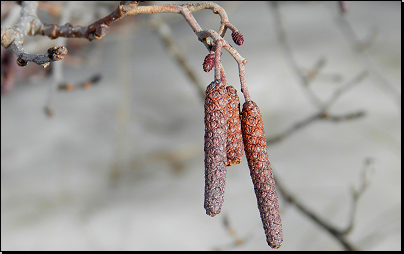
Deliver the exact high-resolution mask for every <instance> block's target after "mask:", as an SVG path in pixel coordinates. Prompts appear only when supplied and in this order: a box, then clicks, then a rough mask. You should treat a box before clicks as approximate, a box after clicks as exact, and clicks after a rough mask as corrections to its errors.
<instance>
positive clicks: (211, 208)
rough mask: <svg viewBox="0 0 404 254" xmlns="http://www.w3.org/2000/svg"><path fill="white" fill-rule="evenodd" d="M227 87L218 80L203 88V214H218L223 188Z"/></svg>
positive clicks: (224, 182) (221, 202)
mask: <svg viewBox="0 0 404 254" xmlns="http://www.w3.org/2000/svg"><path fill="white" fill-rule="evenodd" d="M228 97H229V96H228V94H227V90H226V86H225V85H224V84H223V82H220V81H218V80H216V81H213V82H212V83H210V85H209V86H208V87H207V88H206V97H205V146H204V150H205V203H204V207H205V210H206V214H207V215H209V216H212V217H213V216H215V215H216V214H219V213H220V211H221V207H222V204H223V195H224V188H225V185H226V172H227V170H226V163H227V154H226V143H227V130H228V121H227V104H228Z"/></svg>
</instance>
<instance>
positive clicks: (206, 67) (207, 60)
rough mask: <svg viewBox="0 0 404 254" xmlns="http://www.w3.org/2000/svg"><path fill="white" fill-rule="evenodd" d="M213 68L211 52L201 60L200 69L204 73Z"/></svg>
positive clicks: (213, 60) (213, 54)
mask: <svg viewBox="0 0 404 254" xmlns="http://www.w3.org/2000/svg"><path fill="white" fill-rule="evenodd" d="M214 66H215V53H214V52H211V53H209V54H208V55H207V56H206V57H205V59H204V60H203V64H202V67H203V70H204V71H205V72H210V71H211V70H212V68H213V67H214Z"/></svg>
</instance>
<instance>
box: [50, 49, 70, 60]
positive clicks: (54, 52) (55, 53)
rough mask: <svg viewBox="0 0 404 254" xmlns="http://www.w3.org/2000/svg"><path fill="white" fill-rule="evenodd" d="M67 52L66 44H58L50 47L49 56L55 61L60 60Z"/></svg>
mask: <svg viewBox="0 0 404 254" xmlns="http://www.w3.org/2000/svg"><path fill="white" fill-rule="evenodd" d="M66 54H67V48H66V47H64V46H57V47H52V48H49V49H48V57H49V58H50V59H52V60H54V61H59V60H62V59H63V58H64V55H66Z"/></svg>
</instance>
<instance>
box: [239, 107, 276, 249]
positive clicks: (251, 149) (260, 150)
mask: <svg viewBox="0 0 404 254" xmlns="http://www.w3.org/2000/svg"><path fill="white" fill-rule="evenodd" d="M241 131H242V135H243V142H244V150H245V154H246V157H247V162H248V167H249V168H250V175H251V179H252V181H253V184H254V191H255V195H256V197H257V204H258V209H259V211H260V215H261V220H262V224H263V227H264V230H265V235H266V238H267V243H268V245H269V246H270V247H271V248H274V249H277V248H279V247H281V244H282V241H283V233H282V223H281V217H280V215H279V204H278V196H277V194H276V189H275V181H274V178H273V174H272V169H271V164H270V162H269V159H268V154H267V147H266V138H265V133H264V126H263V123H262V119H261V114H260V110H259V108H258V106H257V104H255V102H253V101H246V102H245V103H244V105H243V111H242V116H241Z"/></svg>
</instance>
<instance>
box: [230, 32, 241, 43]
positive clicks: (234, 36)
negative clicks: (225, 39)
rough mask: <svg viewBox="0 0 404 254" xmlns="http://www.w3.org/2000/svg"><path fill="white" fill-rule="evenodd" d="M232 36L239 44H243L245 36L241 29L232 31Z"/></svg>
mask: <svg viewBox="0 0 404 254" xmlns="http://www.w3.org/2000/svg"><path fill="white" fill-rule="evenodd" d="M231 38H232V39H233V41H234V43H236V44H237V45H243V43H244V37H243V35H242V34H241V33H240V32H239V31H236V32H233V33H231Z"/></svg>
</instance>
